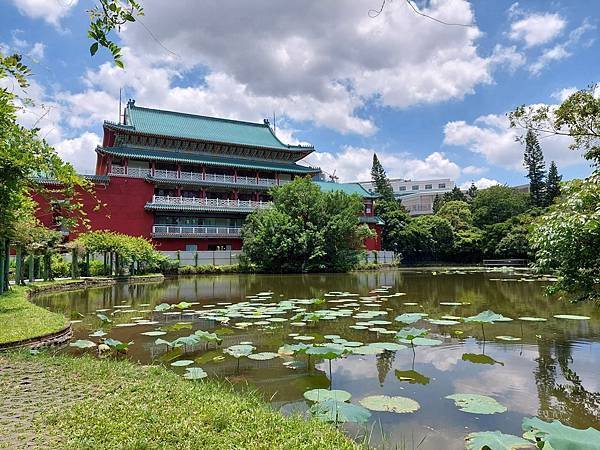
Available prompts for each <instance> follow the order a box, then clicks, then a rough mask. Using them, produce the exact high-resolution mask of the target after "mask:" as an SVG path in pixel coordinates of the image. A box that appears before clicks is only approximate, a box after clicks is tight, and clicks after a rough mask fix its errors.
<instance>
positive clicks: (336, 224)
mask: <svg viewBox="0 0 600 450" xmlns="http://www.w3.org/2000/svg"><path fill="white" fill-rule="evenodd" d="M272 195H273V206H272V207H270V208H265V209H259V210H256V211H254V212H253V213H251V214H250V215H249V216H248V218H247V220H246V222H245V224H244V226H243V227H242V238H243V240H244V255H245V257H246V258H247V259H248V261H249V263H251V264H253V265H254V266H255V267H256V268H257V269H258V270H259V271H265V272H297V273H301V272H321V271H328V272H345V271H348V270H350V269H352V268H353V267H355V266H356V265H357V264H358V262H359V261H360V257H361V255H362V253H363V242H364V239H365V238H367V237H369V236H372V232H371V231H370V230H369V228H368V227H367V226H366V225H360V224H359V220H358V219H359V216H360V215H361V214H362V211H363V202H362V199H361V198H360V197H359V196H358V195H356V194H354V195H348V194H345V193H344V192H341V191H333V192H323V191H321V190H320V189H319V187H318V186H317V185H315V184H314V183H313V182H312V181H311V180H310V179H308V178H297V179H295V180H294V181H293V182H291V183H288V184H286V185H285V186H282V187H278V188H275V189H273V190H272Z"/></svg>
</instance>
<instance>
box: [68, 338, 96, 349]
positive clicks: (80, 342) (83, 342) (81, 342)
mask: <svg viewBox="0 0 600 450" xmlns="http://www.w3.org/2000/svg"><path fill="white" fill-rule="evenodd" d="M69 345H70V346H71V347H77V348H92V347H96V343H95V342H92V341H88V340H87V339H77V340H76V341H75V342H71V343H70V344H69Z"/></svg>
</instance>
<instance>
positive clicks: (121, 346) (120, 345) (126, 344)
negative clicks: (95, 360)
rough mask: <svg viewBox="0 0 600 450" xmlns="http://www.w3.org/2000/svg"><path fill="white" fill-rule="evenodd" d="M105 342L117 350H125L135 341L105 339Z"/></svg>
mask: <svg viewBox="0 0 600 450" xmlns="http://www.w3.org/2000/svg"><path fill="white" fill-rule="evenodd" d="M104 343H105V344H106V345H108V346H109V347H111V348H114V349H115V350H118V351H123V350H127V349H128V348H129V346H130V345H132V344H133V341H131V342H121V341H119V340H118V339H110V338H108V339H104Z"/></svg>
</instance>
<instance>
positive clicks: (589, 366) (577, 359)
mask: <svg viewBox="0 0 600 450" xmlns="http://www.w3.org/2000/svg"><path fill="white" fill-rule="evenodd" d="M572 357H573V362H572V363H571V364H569V367H570V368H571V370H573V371H574V372H575V373H577V375H578V376H579V378H580V379H581V385H582V386H583V388H584V389H585V390H586V391H587V392H600V377H599V376H598V361H600V343H599V342H590V343H588V342H586V343H581V342H580V343H578V344H577V345H576V347H575V349H574V351H573V353H572Z"/></svg>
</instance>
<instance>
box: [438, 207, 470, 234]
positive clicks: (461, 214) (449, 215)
mask: <svg viewBox="0 0 600 450" xmlns="http://www.w3.org/2000/svg"><path fill="white" fill-rule="evenodd" d="M437 215H438V216H440V217H442V218H444V219H446V220H447V221H448V222H450V224H451V225H452V228H454V230H455V231H458V230H465V229H467V228H470V227H471V226H472V225H473V214H472V213H471V208H470V206H469V204H468V203H467V202H463V201H460V200H451V201H448V202H446V203H444V205H443V206H442V207H441V208H440V210H439V211H438V212H437Z"/></svg>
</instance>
